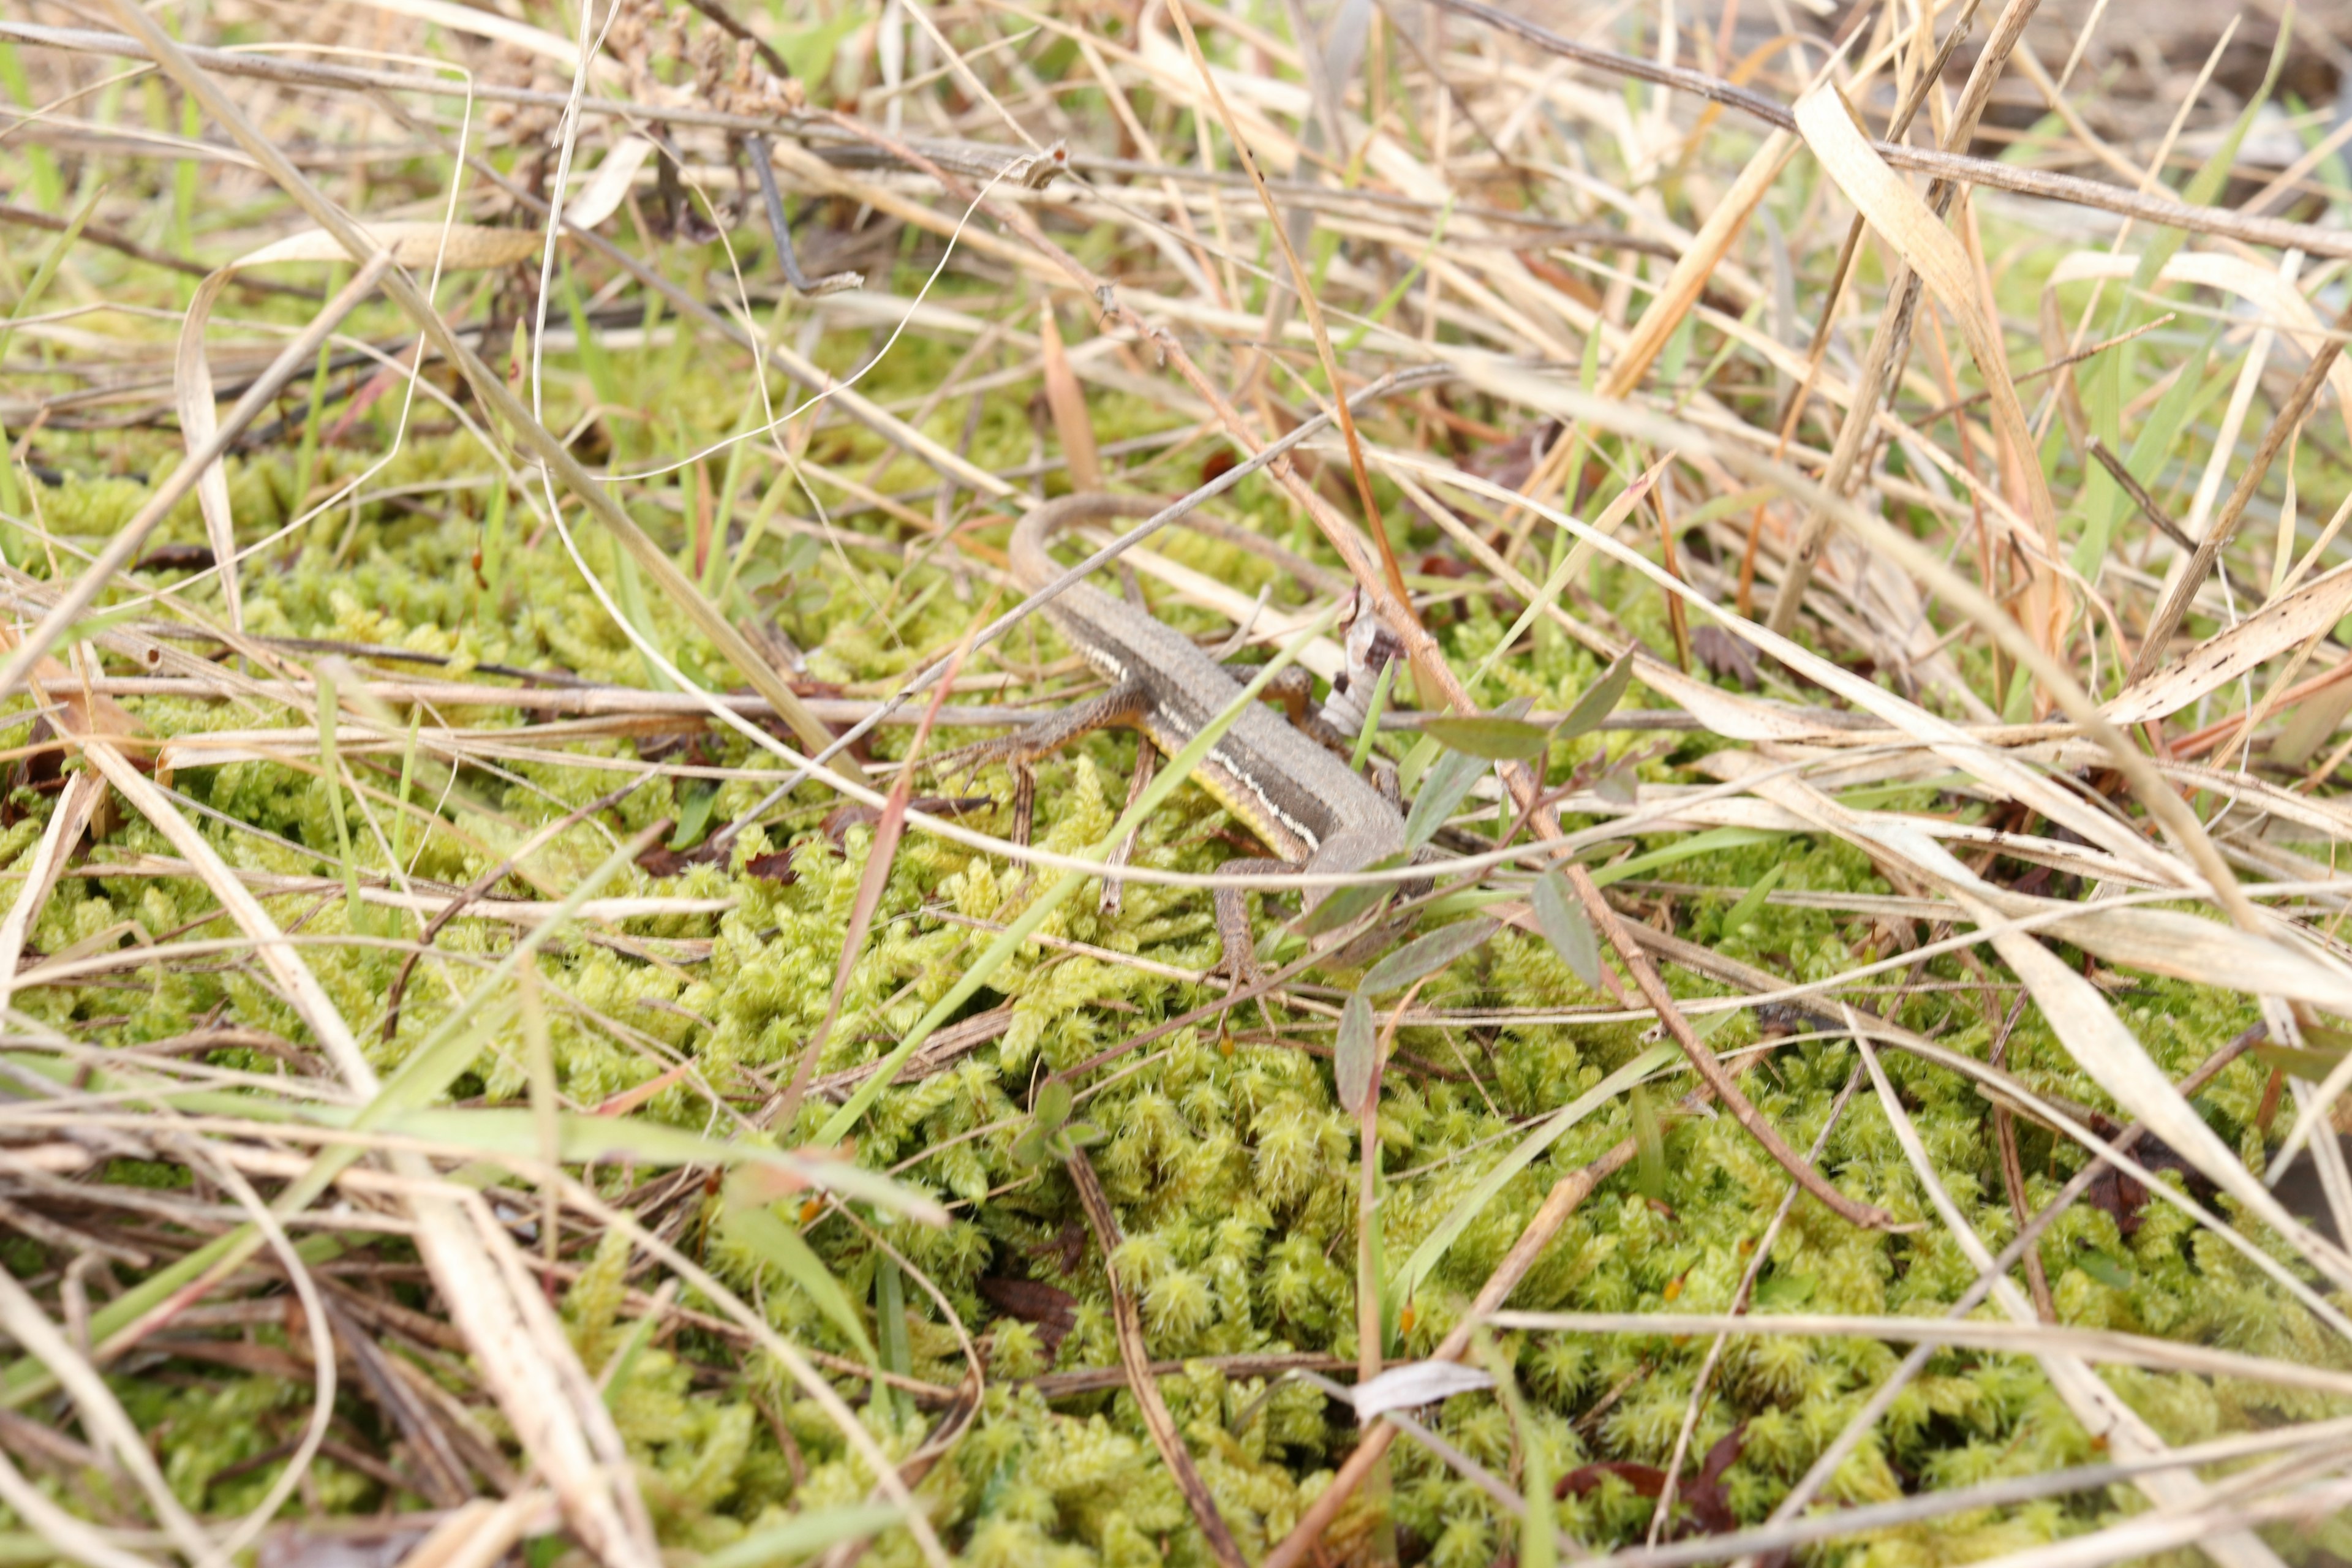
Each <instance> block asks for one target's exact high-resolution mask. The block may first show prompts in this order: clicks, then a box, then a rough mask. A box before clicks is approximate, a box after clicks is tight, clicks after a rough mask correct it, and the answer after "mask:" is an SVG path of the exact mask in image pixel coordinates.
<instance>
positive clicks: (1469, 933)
mask: <svg viewBox="0 0 2352 1568" xmlns="http://www.w3.org/2000/svg"><path fill="white" fill-rule="evenodd" d="M1501 923H1502V922H1501V921H1491V920H1470V921H1458V922H1456V923H1455V924H1454V925H1450V926H1440V927H1439V928H1438V929H1437V930H1435V931H1431V932H1430V933H1429V934H1428V935H1426V936H1417V937H1415V938H1413V939H1412V941H1411V942H1406V943H1405V944H1404V945H1403V946H1402V947H1401V948H1398V949H1397V950H1396V951H1395V952H1392V953H1390V954H1389V955H1388V956H1387V957H1386V958H1383V959H1381V961H1380V962H1379V963H1375V964H1373V965H1372V967H1371V968H1370V970H1368V971H1366V972H1365V974H1364V979H1363V983H1362V984H1360V985H1359V986H1357V988H1356V989H1357V993H1358V994H1360V995H1364V996H1377V995H1379V994H1381V992H1383V991H1394V990H1396V989H1397V988H1398V987H1399V986H1402V985H1410V984H1412V983H1413V982H1414V981H1416V980H1418V979H1420V978H1421V977H1422V976H1423V975H1424V974H1434V973H1437V972H1438V971H1439V970H1441V969H1443V968H1444V967H1445V966H1446V965H1447V964H1449V963H1453V962H1454V960H1455V959H1457V958H1460V957H1461V956H1462V955H1463V954H1464V953H1465V952H1471V951H1473V950H1474V949H1476V948H1479V947H1483V946H1485V945H1486V939H1487V938H1488V937H1490V936H1492V935H1494V934H1495V928H1496V926H1497V925H1499V924H1501Z"/></svg>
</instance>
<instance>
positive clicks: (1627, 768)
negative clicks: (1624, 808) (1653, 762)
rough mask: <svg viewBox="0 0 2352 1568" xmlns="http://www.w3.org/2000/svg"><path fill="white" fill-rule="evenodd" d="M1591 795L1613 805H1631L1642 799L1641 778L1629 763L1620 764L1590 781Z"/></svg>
mask: <svg viewBox="0 0 2352 1568" xmlns="http://www.w3.org/2000/svg"><path fill="white" fill-rule="evenodd" d="M1592 793H1593V794H1595V795H1599V796H1600V797H1601V799H1603V800H1605V801H1608V802H1610V803H1611V804H1612V805H1633V803H1634V802H1635V801H1637V800H1639V799H1641V798H1642V778H1641V775H1640V774H1639V773H1635V772H1634V771H1633V763H1618V764H1617V765H1616V766H1615V767H1613V768H1611V769H1610V770H1609V771H1608V772H1607V773H1602V774H1601V776H1600V777H1599V778H1597V779H1595V780H1593V781H1592Z"/></svg>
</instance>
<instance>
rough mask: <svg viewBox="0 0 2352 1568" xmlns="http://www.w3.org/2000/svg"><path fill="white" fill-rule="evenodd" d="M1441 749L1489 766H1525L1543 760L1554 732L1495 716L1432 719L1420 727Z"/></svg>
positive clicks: (1477, 715)
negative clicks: (1482, 758)
mask: <svg viewBox="0 0 2352 1568" xmlns="http://www.w3.org/2000/svg"><path fill="white" fill-rule="evenodd" d="M1421 732H1422V733H1423V734H1424V735H1434V736H1436V737H1437V741H1438V743H1439V744H1440V745H1443V746H1445V747H1448V748H1450V749H1451V750H1454V751H1456V752H1465V753H1466V754H1468V755H1470V756H1474V757H1484V758H1486V760H1487V761H1489V762H1497V763H1523V762H1528V761H1531V760H1533V759H1534V758H1537V757H1540V756H1542V755H1543V754H1544V749H1545V748H1546V747H1548V746H1549V745H1550V744H1551V731H1549V730H1547V729H1545V728H1544V727H1543V726H1542V725H1540V724H1530V723H1528V721H1526V720H1525V719H1501V718H1496V717H1495V716H1494V715H1492V714H1487V713H1479V714H1473V715H1472V716H1470V717H1469V718H1466V719H1465V718H1452V719H1431V720H1429V721H1426V722H1424V723H1423V725H1422V727H1421Z"/></svg>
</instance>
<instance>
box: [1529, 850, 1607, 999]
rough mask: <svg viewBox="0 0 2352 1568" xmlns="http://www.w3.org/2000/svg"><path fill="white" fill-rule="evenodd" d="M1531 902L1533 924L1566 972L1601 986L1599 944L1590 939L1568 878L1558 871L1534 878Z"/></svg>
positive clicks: (1595, 986)
mask: <svg viewBox="0 0 2352 1568" xmlns="http://www.w3.org/2000/svg"><path fill="white" fill-rule="evenodd" d="M1535 905H1536V924H1537V925H1538V926H1539V927H1541V928H1542V929H1543V933H1544V940H1545V941H1546V942H1549V943H1551V948H1552V951H1553V952H1557V953H1559V961H1560V962H1561V963H1565V964H1567V965H1568V968H1569V973H1571V974H1573V975H1575V976H1576V977H1577V978H1578V979H1579V980H1581V981H1583V982H1584V983H1585V984H1587V985H1590V986H1591V987H1592V988H1593V989H1594V990H1595V991H1598V990H1599V989H1601V944H1600V943H1599V942H1597V941H1595V940H1594V938H1593V935H1592V922H1591V921H1589V920H1587V919H1586V918H1585V915H1584V910H1583V907H1582V906H1581V905H1580V904H1579V903H1578V902H1577V900H1576V894H1575V892H1574V890H1573V889H1570V887H1569V885H1568V879H1567V878H1566V877H1563V876H1561V875H1560V874H1559V872H1558V871H1546V872H1545V873H1544V874H1543V875H1542V876H1540V877H1538V878H1537V879H1536V897H1535Z"/></svg>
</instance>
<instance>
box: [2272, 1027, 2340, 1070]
mask: <svg viewBox="0 0 2352 1568" xmlns="http://www.w3.org/2000/svg"><path fill="white" fill-rule="evenodd" d="M2304 1033H2305V1036H2309V1035H2312V1034H2315V1033H2317V1031H2316V1030H2312V1029H2305V1031H2304ZM2254 1058H2255V1059H2256V1060H2257V1061H2259V1062H2261V1063H2262V1064H2263V1066H2264V1067H2266V1068H2270V1069H2271V1070H2272V1071H2273V1072H2283V1073H2284V1074H2286V1075H2287V1076H2288V1077H2289V1078H2299V1079H2303V1080H2304V1081H2305V1083H2319V1082H2322V1081H2324V1080H2325V1079H2326V1077H2327V1075H2328V1074H2329V1073H2331V1072H2334V1071H2335V1070H2336V1068H2338V1067H2340V1066H2341V1065H2343V1061H2344V1053H2343V1052H2342V1051H2305V1050H2298V1049H2296V1048H2295V1047H2293V1046H2256V1047H2254Z"/></svg>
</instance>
